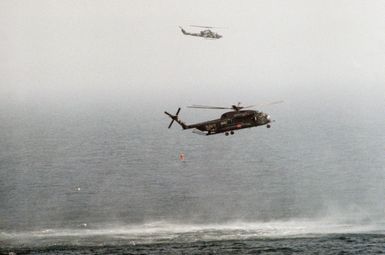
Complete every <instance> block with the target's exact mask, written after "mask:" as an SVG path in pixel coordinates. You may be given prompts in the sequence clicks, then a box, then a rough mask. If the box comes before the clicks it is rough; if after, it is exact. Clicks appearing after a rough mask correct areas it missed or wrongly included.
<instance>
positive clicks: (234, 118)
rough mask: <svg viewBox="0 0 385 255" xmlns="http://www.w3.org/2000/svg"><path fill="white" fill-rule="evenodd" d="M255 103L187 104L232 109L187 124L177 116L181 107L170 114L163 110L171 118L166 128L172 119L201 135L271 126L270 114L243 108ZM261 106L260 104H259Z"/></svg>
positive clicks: (184, 127) (250, 106)
mask: <svg viewBox="0 0 385 255" xmlns="http://www.w3.org/2000/svg"><path fill="white" fill-rule="evenodd" d="M282 102H283V101H275V102H270V103H267V104H263V105H272V104H279V103H282ZM255 106H257V105H249V106H241V105H240V103H238V104H237V105H232V106H231V107H221V106H206V105H192V106H187V107H188V108H198V109H220V110H221V109H232V111H229V112H225V113H223V114H222V115H221V117H220V118H219V119H214V120H209V121H205V122H200V123H195V124H190V125H187V124H186V123H184V122H183V121H181V120H180V119H179V117H178V115H179V112H180V110H181V108H180V107H179V108H178V110H177V112H176V113H175V115H172V114H170V113H168V112H166V111H165V112H164V113H165V114H166V115H168V116H169V117H170V118H171V119H172V120H171V122H170V125H168V128H171V126H172V124H173V123H174V121H176V122H177V123H178V124H179V125H180V126H181V127H182V128H183V129H194V131H193V133H196V134H201V135H215V134H219V133H225V135H226V136H228V135H229V134H231V135H233V134H234V131H235V130H239V129H244V128H252V127H257V126H262V125H266V127H267V128H270V127H271V124H270V123H271V122H273V121H272V120H271V117H270V115H268V114H267V113H264V112H260V111H254V110H243V109H247V108H252V107H255ZM259 106H262V105H259Z"/></svg>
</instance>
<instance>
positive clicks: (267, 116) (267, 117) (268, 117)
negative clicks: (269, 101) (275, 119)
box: [266, 115, 271, 123]
mask: <svg viewBox="0 0 385 255" xmlns="http://www.w3.org/2000/svg"><path fill="white" fill-rule="evenodd" d="M266 120H267V123H270V122H271V117H270V115H266Z"/></svg>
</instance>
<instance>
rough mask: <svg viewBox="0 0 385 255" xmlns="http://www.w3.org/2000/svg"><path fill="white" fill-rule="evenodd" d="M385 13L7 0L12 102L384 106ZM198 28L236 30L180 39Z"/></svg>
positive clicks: (326, 4)
mask: <svg viewBox="0 0 385 255" xmlns="http://www.w3.org/2000/svg"><path fill="white" fill-rule="evenodd" d="M384 17H385V1H364V0H362V1H357V0H349V1H331V0H327V1H324V0H322V1H321V0H319V1H318V0H317V1H308V0H296V1H277V0H276V1H271V0H266V1H219V0H218V1H207V0H205V1H177V0H168V1H142V0H141V1H40V0H37V1H1V2H0V99H1V101H2V105H8V104H9V105H13V106H16V107H19V106H20V107H22V106H25V105H35V104H36V105H42V104H43V105H45V104H47V105H50V104H53V105H55V104H56V105H63V104H64V105H65V104H76V103H78V104H82V103H83V104H91V105H92V104H93V103H105V104H114V103H116V102H120V104H122V105H124V104H126V105H130V104H133V103H140V102H143V103H146V104H149V105H159V104H161V105H162V106H163V105H165V104H167V105H165V106H164V107H166V106H168V105H174V104H175V105H179V104H184V105H188V104H192V103H196V104H219V105H223V104H225V105H227V104H233V103H236V102H238V101H242V102H244V103H245V104H254V103H257V102H260V101H266V100H277V99H286V100H287V99H289V100H294V99H298V100H302V99H303V100H306V98H310V99H309V102H308V103H311V102H312V100H313V99H314V98H317V97H321V98H322V96H324V97H325V98H326V97H329V96H330V95H331V96H334V97H339V96H341V97H344V96H346V98H347V99H346V100H348V99H349V98H353V99H352V101H357V100H358V99H357V98H360V97H374V98H375V100H379V99H380V96H381V98H382V97H383V93H384V92H385V85H384V77H385V19H384ZM189 24H196V25H210V26H224V27H228V29H222V30H218V31H217V32H219V33H220V34H222V35H223V36H224V37H223V38H222V39H220V40H204V39H201V38H195V37H188V36H183V35H182V34H181V33H180V31H179V28H178V26H179V25H182V26H184V27H185V29H186V30H194V29H193V28H189V27H188V25H189ZM195 31H197V29H195ZM165 98H167V100H166V99H165Z"/></svg>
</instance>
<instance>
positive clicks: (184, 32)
mask: <svg viewBox="0 0 385 255" xmlns="http://www.w3.org/2000/svg"><path fill="white" fill-rule="evenodd" d="M179 28H180V30H182V33H183V34H185V35H187V33H186V30H184V29H183V28H182V27H181V26H179Z"/></svg>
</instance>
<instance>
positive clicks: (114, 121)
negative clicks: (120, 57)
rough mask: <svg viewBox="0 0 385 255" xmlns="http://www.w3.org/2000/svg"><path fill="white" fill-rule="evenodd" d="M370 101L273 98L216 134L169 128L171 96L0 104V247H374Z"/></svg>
mask: <svg viewBox="0 0 385 255" xmlns="http://www.w3.org/2000/svg"><path fill="white" fill-rule="evenodd" d="M163 108H167V109H163ZM382 108H383V107H382V106H378V105H376V104H369V106H368V107H361V106H360V105H357V104H355V105H353V106H352V105H348V104H346V105H345V106H340V107H335V105H330V106H328V105H325V106H324V107H319V106H314V107H307V108H301V107H298V105H295V104H291V103H290V102H285V104H284V106H282V107H277V106H275V107H274V108H268V109H263V110H264V111H265V112H268V113H269V114H271V116H272V118H273V119H275V120H276V121H275V122H274V123H273V125H272V127H271V128H270V129H267V128H266V127H257V128H252V129H246V130H240V131H239V132H236V133H235V134H234V135H232V136H228V137H226V136H224V135H222V134H219V135H214V136H208V137H206V136H200V135H196V134H193V133H191V132H190V131H187V130H186V131H183V130H181V128H180V127H179V126H178V125H177V124H176V123H174V126H173V127H172V128H171V129H167V126H168V124H169V119H168V117H167V116H166V115H164V114H163V110H168V111H170V112H173V111H175V110H176V109H177V106H175V105H167V106H164V105H161V106H158V107H156V108H151V109H149V108H145V109H142V110H133V109H132V108H129V107H127V109H122V108H113V107H110V108H108V107H101V108H92V109H87V108H84V109H70V110H68V109H65V108H60V107H57V108H55V109H52V108H43V109H40V108H29V107H24V108H23V107H18V108H14V109H6V110H2V111H1V114H0V144H1V148H0V247H1V248H0V254H12V252H13V253H16V254H382V253H385V217H384V216H385V215H384V214H385V207H384V197H385V190H384V187H385V186H384V182H385V181H384V180H385V167H384V166H385V156H384V155H385V154H384V153H385V136H384V133H383V132H384V130H385V119H384V118H383V116H385V115H384V109H382ZM221 113H223V112H221V111H213V112H196V111H192V110H191V109H190V110H187V109H185V108H183V109H182V111H181V113H180V117H181V119H182V120H184V121H185V122H187V123H191V122H193V121H203V120H205V119H210V118H212V119H213V118H216V117H218V116H219V115H220V114H221ZM180 153H183V154H184V155H185V159H184V160H180V159H179V155H180Z"/></svg>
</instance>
